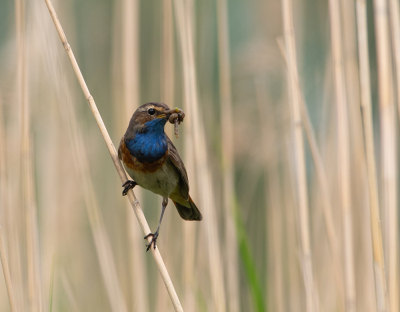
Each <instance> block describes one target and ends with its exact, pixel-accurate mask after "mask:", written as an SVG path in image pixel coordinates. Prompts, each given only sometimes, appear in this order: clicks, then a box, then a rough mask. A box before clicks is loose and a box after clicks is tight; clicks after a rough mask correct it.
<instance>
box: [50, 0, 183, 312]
mask: <svg viewBox="0 0 400 312" xmlns="http://www.w3.org/2000/svg"><path fill="white" fill-rule="evenodd" d="M45 2H46V5H47V8H48V9H49V12H50V15H51V17H52V19H53V22H54V25H55V27H56V29H57V32H58V34H59V36H60V39H61V42H62V45H63V46H64V49H65V51H66V52H67V54H68V57H69V59H70V61H71V65H72V67H73V69H74V72H75V74H76V76H77V78H78V81H79V84H80V86H81V88H82V91H83V93H84V95H85V98H86V100H87V101H88V104H89V107H90V109H91V111H92V113H93V115H94V118H95V119H96V122H97V125H98V126H99V129H100V132H101V134H102V136H103V138H104V141H105V143H106V145H107V148H108V151H109V153H110V155H111V158H112V160H113V163H114V165H115V168H116V170H117V172H118V174H119V176H120V178H121V182H122V183H125V182H126V181H127V180H128V179H127V176H126V173H125V171H124V169H123V167H122V164H121V162H120V161H119V159H118V155H117V152H116V150H115V147H114V144H113V143H112V141H111V138H110V135H109V134H108V131H107V129H106V127H105V125H104V122H103V120H102V118H101V116H100V113H99V111H98V109H97V106H96V103H95V101H94V99H93V97H92V95H91V94H90V92H89V89H88V87H87V85H86V82H85V80H84V78H83V76H82V73H81V71H80V68H79V66H78V63H77V61H76V59H75V56H74V53H73V52H72V48H71V46H70V45H69V43H68V41H67V38H66V36H65V34H64V31H63V29H62V26H61V23H60V21H59V20H58V17H57V14H56V12H55V9H54V7H53V4H52V3H51V1H50V0H45ZM128 199H129V202H130V203H131V206H132V208H133V210H134V212H135V214H136V217H137V219H138V222H139V224H140V227H141V228H142V230H143V233H144V234H148V233H150V232H151V231H150V228H149V226H148V224H147V221H146V218H145V216H144V214H143V211H142V209H141V207H140V204H139V202H138V201H137V199H136V197H135V194H134V193H133V191H131V190H130V191H129V192H128ZM150 240H151V238H148V242H149V243H150ZM151 253H152V255H153V257H154V259H155V261H156V264H157V266H158V269H159V271H160V274H161V276H162V278H163V280H164V283H165V286H166V288H167V291H168V293H169V295H170V298H171V301H172V304H173V306H174V308H175V311H183V308H182V306H181V303H180V301H179V298H178V295H177V294H176V291H175V289H174V286H173V284H172V281H171V279H170V277H169V274H168V271H167V269H166V267H165V264H164V262H163V260H162V257H161V254H160V252H159V250H158V248H155V249H154V248H151Z"/></svg>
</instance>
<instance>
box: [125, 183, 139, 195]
mask: <svg viewBox="0 0 400 312" xmlns="http://www.w3.org/2000/svg"><path fill="white" fill-rule="evenodd" d="M136 185H137V183H136V182H135V181H132V180H128V181H126V182H125V183H124V184H122V187H123V188H124V190H123V191H122V196H125V195H126V194H128V191H129V190H130V189H133V188H134V187H135V186H136Z"/></svg>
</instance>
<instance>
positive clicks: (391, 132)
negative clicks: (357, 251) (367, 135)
mask: <svg viewBox="0 0 400 312" xmlns="http://www.w3.org/2000/svg"><path fill="white" fill-rule="evenodd" d="M388 11H389V8H388V5H387V1H386V0H374V21H375V36H376V52H377V63H378V94H379V111H380V121H381V122H380V124H381V172H382V180H381V185H382V188H381V192H382V196H381V198H382V209H383V215H384V228H385V234H386V235H384V242H385V244H384V248H385V256H386V264H387V268H388V271H387V272H388V275H387V276H388V281H387V282H388V290H389V305H390V311H392V312H394V311H396V312H397V311H399V300H398V297H399V293H398V256H397V255H398V250H397V239H398V233H397V231H398V222H397V151H396V148H397V146H396V145H397V144H396V141H397V139H396V120H395V105H394V102H393V77H392V68H393V66H392V62H391V54H390V39H389V20H388V19H389V16H388Z"/></svg>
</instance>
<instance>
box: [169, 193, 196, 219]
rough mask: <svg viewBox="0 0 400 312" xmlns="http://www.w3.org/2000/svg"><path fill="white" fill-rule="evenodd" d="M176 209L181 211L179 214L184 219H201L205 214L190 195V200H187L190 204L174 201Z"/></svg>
mask: <svg viewBox="0 0 400 312" xmlns="http://www.w3.org/2000/svg"><path fill="white" fill-rule="evenodd" d="M173 202H174V204H175V206H176V209H177V210H178V212H179V215H180V216H181V217H182V219H185V220H190V221H201V220H202V219H203V216H202V215H201V213H200V210H199V209H197V207H196V205H195V203H194V202H193V200H192V198H191V197H190V196H189V201H188V202H187V204H188V206H184V205H181V204H180V203H177V202H176V201H173Z"/></svg>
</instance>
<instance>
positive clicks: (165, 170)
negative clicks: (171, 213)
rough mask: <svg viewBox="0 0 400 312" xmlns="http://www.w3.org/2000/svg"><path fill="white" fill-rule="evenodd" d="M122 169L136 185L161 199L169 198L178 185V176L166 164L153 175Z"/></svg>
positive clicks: (170, 166) (172, 168) (173, 169)
mask: <svg viewBox="0 0 400 312" xmlns="http://www.w3.org/2000/svg"><path fill="white" fill-rule="evenodd" d="M124 167H125V169H126V171H127V172H128V174H129V175H130V176H131V178H132V179H133V180H135V182H136V183H137V184H138V185H140V186H141V187H143V188H145V189H147V190H149V191H152V192H153V193H156V194H159V195H161V196H162V197H169V195H170V194H171V193H172V192H173V191H174V189H175V188H176V187H177V186H178V184H179V174H178V172H177V171H176V169H175V168H174V167H173V166H172V165H170V164H169V163H168V162H166V163H165V164H164V165H163V166H162V167H161V168H160V169H159V170H157V171H156V172H154V173H143V172H140V171H136V170H133V169H130V168H127V167H126V166H125V165H124Z"/></svg>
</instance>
